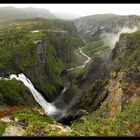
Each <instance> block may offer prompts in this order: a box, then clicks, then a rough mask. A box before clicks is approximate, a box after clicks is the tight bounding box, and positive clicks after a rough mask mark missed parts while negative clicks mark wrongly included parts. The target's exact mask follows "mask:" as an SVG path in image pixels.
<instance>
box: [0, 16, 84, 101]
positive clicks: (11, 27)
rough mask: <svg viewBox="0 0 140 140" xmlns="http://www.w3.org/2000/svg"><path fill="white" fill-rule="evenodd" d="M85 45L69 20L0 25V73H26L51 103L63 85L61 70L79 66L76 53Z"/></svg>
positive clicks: (15, 22) (29, 20)
mask: <svg viewBox="0 0 140 140" xmlns="http://www.w3.org/2000/svg"><path fill="white" fill-rule="evenodd" d="M83 44H84V43H83V41H82V39H81V38H80V37H79V36H78V34H77V32H76V29H75V26H74V24H73V23H72V21H68V20H53V19H50V20H49V19H41V18H26V20H25V19H16V20H14V21H11V22H10V23H8V22H6V23H5V24H0V59H1V61H0V73H1V75H5V74H7V73H19V72H23V73H24V74H25V75H26V76H27V77H28V78H29V79H30V80H31V81H33V84H35V87H36V88H37V89H39V90H40V91H42V92H44V93H46V92H47V94H48V98H50V100H51V99H52V98H53V97H54V96H55V94H56V93H57V92H58V89H59V87H60V86H61V85H62V80H61V77H60V74H61V72H62V70H63V69H66V68H67V67H70V66H72V65H73V64H75V65H76V63H78V62H77V61H76V60H75V59H74V57H75V54H74V49H76V48H78V47H79V46H82V45H83ZM13 66H14V67H13ZM40 75H42V76H41V77H40Z"/></svg>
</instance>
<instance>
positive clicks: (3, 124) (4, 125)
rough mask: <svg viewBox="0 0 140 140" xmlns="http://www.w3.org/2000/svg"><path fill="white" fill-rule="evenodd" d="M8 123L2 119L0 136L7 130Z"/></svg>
mask: <svg viewBox="0 0 140 140" xmlns="http://www.w3.org/2000/svg"><path fill="white" fill-rule="evenodd" d="M5 128H6V124H5V123H4V122H2V121H0V136H2V134H3V133H4V132H5Z"/></svg>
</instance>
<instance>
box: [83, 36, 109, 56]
mask: <svg viewBox="0 0 140 140" xmlns="http://www.w3.org/2000/svg"><path fill="white" fill-rule="evenodd" d="M108 49H109V46H106V45H105V42H104V40H103V39H102V38H99V37H93V38H92V40H91V41H90V42H89V43H88V44H87V45H86V46H85V47H84V48H83V52H84V53H86V54H87V55H88V56H90V57H93V58H94V56H96V55H100V56H102V55H103V54H104V53H105V51H108Z"/></svg>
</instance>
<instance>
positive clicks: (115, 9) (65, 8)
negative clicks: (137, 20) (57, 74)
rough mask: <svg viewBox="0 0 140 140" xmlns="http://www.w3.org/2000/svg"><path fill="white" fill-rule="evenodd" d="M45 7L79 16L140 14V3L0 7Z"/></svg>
mask: <svg viewBox="0 0 140 140" xmlns="http://www.w3.org/2000/svg"><path fill="white" fill-rule="evenodd" d="M5 6H14V7H17V8H25V7H35V8H45V9H48V10H49V11H50V12H52V13H55V12H64V13H65V12H66V13H72V14H75V15H79V16H86V15H93V14H106V13H113V14H118V15H130V14H136V15H140V4H0V7H5Z"/></svg>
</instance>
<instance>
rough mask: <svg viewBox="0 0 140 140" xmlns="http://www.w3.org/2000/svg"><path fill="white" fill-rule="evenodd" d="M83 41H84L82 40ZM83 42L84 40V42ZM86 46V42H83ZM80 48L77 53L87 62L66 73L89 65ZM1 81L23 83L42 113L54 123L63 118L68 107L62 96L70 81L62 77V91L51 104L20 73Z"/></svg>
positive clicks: (88, 59) (88, 58)
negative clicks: (13, 80) (14, 80)
mask: <svg viewBox="0 0 140 140" xmlns="http://www.w3.org/2000/svg"><path fill="white" fill-rule="evenodd" d="M83 40H84V39H83ZM84 42H85V40H84ZM85 44H86V42H85ZM82 49H83V47H82V48H79V52H80V53H81V54H82V55H83V56H84V57H86V58H87V60H86V61H85V62H84V63H83V65H80V66H76V67H71V68H70V69H67V70H66V71H67V72H68V71H72V70H76V69H82V68H84V67H85V66H86V64H87V63H89V61H90V60H91V58H90V57H89V56H87V55H86V54H84V53H83V51H82ZM0 79H1V80H12V79H16V80H18V81H21V82H23V84H24V85H25V86H26V87H28V89H29V90H30V91H31V93H32V95H33V97H34V99H35V101H36V102H37V103H38V104H39V105H40V106H41V107H42V109H43V110H44V112H45V113H46V114H47V115H48V116H50V117H52V118H53V119H55V120H56V121H58V120H60V119H61V118H63V117H64V116H65V114H66V112H67V110H68V105H67V104H66V103H65V102H64V100H63V94H64V93H65V91H66V90H67V89H68V88H69V86H70V85H71V83H70V81H69V80H68V79H67V78H66V77H64V76H62V80H63V81H64V89H63V90H62V91H61V93H60V95H59V96H58V97H57V98H56V99H55V100H53V101H52V102H51V103H49V102H47V101H46V100H45V99H44V97H43V96H42V95H41V93H39V92H38V91H37V90H36V89H35V87H34V85H33V84H32V82H31V81H30V80H29V79H28V78H27V77H26V76H25V75H24V74H23V73H20V74H18V75H16V74H11V75H10V76H9V78H2V77H0Z"/></svg>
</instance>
